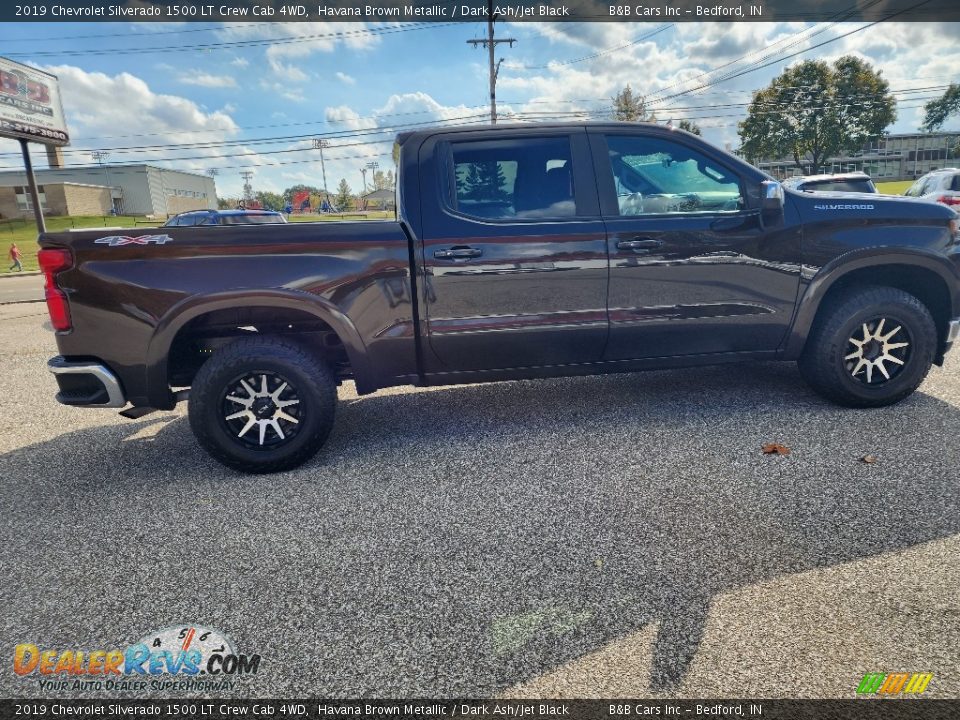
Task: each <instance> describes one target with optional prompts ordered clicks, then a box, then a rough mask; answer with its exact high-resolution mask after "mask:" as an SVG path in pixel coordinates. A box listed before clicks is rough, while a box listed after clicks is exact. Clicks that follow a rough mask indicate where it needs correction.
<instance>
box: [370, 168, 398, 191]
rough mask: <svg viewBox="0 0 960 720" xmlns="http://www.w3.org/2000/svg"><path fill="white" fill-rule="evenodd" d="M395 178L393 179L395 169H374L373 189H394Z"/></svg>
mask: <svg viewBox="0 0 960 720" xmlns="http://www.w3.org/2000/svg"><path fill="white" fill-rule="evenodd" d="M393 188H394V180H393V170H387V171H386V172H384V171H383V170H374V172H373V189H374V190H393Z"/></svg>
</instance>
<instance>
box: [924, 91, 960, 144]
mask: <svg viewBox="0 0 960 720" xmlns="http://www.w3.org/2000/svg"><path fill="white" fill-rule="evenodd" d="M923 111H924V116H923V125H921V126H920V129H921V130H923V131H924V132H933V131H934V130H939V129H940V128H942V127H943V124H944V123H945V122H946V121H947V118H949V117H950V116H951V115H956V114H957V113H960V85H957V84H956V83H950V87H948V88H947V91H946V92H945V93H943V96H942V97H939V98H937V99H936V100H931V101H930V102H928V103H927V104H926V105H924V106H923Z"/></svg>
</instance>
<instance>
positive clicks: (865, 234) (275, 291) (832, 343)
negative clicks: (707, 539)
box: [40, 123, 960, 472]
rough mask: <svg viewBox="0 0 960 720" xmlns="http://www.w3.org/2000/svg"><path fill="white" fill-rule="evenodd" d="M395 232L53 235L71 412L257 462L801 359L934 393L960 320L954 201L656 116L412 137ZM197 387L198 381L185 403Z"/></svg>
mask: <svg viewBox="0 0 960 720" xmlns="http://www.w3.org/2000/svg"><path fill="white" fill-rule="evenodd" d="M397 143H398V145H399V187H398V205H397V206H398V215H397V219H396V221H390V222H375V221H367V222H343V223H325V222H318V223H293V224H289V225H268V226H250V227H246V226H232V227H204V226H196V227H182V228H181V227H169V228H167V227H164V228H152V229H138V230H129V231H123V232H129V233H130V234H129V235H126V234H119V232H118V231H105V230H86V231H81V232H65V233H51V234H46V235H43V236H42V238H41V241H40V244H41V246H42V249H41V251H40V264H41V266H42V268H43V271H44V273H45V274H46V284H47V290H46V294H47V302H48V306H49V310H50V316H51V320H52V324H53V327H54V329H55V330H56V338H57V344H58V346H59V351H60V353H61V354H60V356H58V357H56V358H54V359H52V360H51V361H50V369H51V370H52V371H53V372H54V373H55V375H56V379H57V382H58V384H59V389H60V392H59V394H58V395H57V398H58V400H59V401H60V402H62V403H65V404H68V405H83V406H91V407H117V408H120V407H125V406H127V405H130V406H131V407H129V408H127V409H126V410H124V414H125V415H127V416H128V417H138V416H140V415H143V414H145V413H146V412H149V411H150V410H151V409H170V408H172V407H174V405H175V404H176V403H177V401H178V400H179V399H183V398H185V397H187V393H188V392H189V417H190V424H191V426H192V428H193V431H194V433H195V434H196V437H197V439H198V440H199V442H200V444H201V445H203V447H204V448H206V450H207V451H209V452H210V453H211V454H212V455H213V456H214V457H215V458H217V459H218V460H220V461H222V462H223V463H225V464H227V465H229V466H231V467H234V468H237V469H239V470H243V471H248V472H269V471H276V470H282V469H285V468H291V467H294V466H296V465H298V464H300V463H302V462H304V461H305V460H306V459H308V458H309V457H311V456H312V455H313V454H314V453H315V452H316V451H317V449H318V448H319V447H320V446H321V445H322V444H323V442H324V440H325V439H326V437H327V435H328V433H329V432H330V428H331V425H332V423H333V420H334V411H335V407H336V402H337V385H338V384H339V383H340V382H342V381H344V380H353V381H354V382H355V383H356V389H357V392H358V393H361V394H363V393H370V392H373V391H375V390H377V389H378V388H383V387H387V386H392V385H403V384H411V385H418V386H426V385H446V384H453V383H473V382H482V381H492V380H511V379H516V378H531V377H545V376H556V375H574V374H591V373H606V372H621V371H634V370H642V369H648V368H672V367H680V366H695V365H701V364H708V363H721V362H729V361H736V360H756V359H780V360H795V361H798V362H799V365H800V368H801V370H802V372H803V375H804V377H805V378H806V379H807V380H808V381H809V382H810V384H811V385H812V386H813V387H814V388H816V390H817V391H819V392H820V393H821V394H823V395H824V396H826V397H827V398H829V399H831V400H833V401H835V402H838V403H841V404H844V405H848V406H852V407H876V406H881V405H887V404H890V403H895V402H897V401H898V400H901V399H902V398H904V397H906V396H907V395H909V394H910V393H912V392H913V391H914V390H915V389H916V388H917V386H918V385H919V384H920V383H921V382H922V381H923V379H924V376H925V375H926V374H927V372H928V370H929V369H930V366H931V364H932V363H938V364H939V363H942V361H943V357H944V354H945V353H946V352H947V350H948V349H949V348H950V346H951V344H952V343H953V342H954V340H955V339H956V336H957V334H958V328H960V319H958V318H960V235H958V229H957V215H956V214H955V213H954V211H953V210H952V209H950V208H948V207H945V206H942V205H938V204H933V203H924V202H918V201H914V200H910V199H903V198H893V197H885V196H881V195H872V196H865V195H855V194H839V193H838V194H832V193H812V194H811V193H799V192H792V191H786V192H784V191H783V189H782V188H781V186H780V185H779V184H778V183H777V182H775V181H773V180H771V179H770V178H769V177H768V176H767V175H765V174H763V173H761V172H760V171H758V170H756V169H755V168H753V167H752V166H750V165H748V164H747V163H745V162H743V161H742V160H740V159H739V158H737V157H735V156H733V155H730V154H728V153H725V152H723V151H722V150H719V149H717V148H715V147H713V146H711V145H709V144H707V143H705V142H704V141H703V140H701V139H699V138H697V137H695V136H693V135H690V134H687V133H685V132H682V131H675V130H672V129H670V128H665V127H662V126H656V125H645V124H635V123H627V124H596V125H593V124H558V125H533V126H513V127H511V126H497V127H486V128H476V127H470V128H457V129H451V128H442V129H432V130H422V131H416V132H411V133H405V134H402V135H400V136H399V137H398V139H397ZM187 388H189V391H188V390H187Z"/></svg>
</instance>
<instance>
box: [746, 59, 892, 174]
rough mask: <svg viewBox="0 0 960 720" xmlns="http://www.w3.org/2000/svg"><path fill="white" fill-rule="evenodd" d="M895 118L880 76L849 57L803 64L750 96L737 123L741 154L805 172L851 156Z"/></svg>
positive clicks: (865, 65) (784, 73)
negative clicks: (789, 161)
mask: <svg viewBox="0 0 960 720" xmlns="http://www.w3.org/2000/svg"><path fill="white" fill-rule="evenodd" d="M896 119H897V110H896V102H895V100H894V98H893V95H891V94H890V85H889V83H888V82H887V81H886V80H884V79H883V78H882V77H881V75H880V72H879V71H877V70H874V69H873V67H872V66H871V65H870V64H869V63H867V62H865V61H864V60H861V59H860V58H857V57H853V56H850V55H847V56H844V57H842V58H840V59H839V60H837V61H836V62H835V63H834V64H833V65H829V64H827V63H826V62H824V61H822V60H807V61H804V62H802V63H799V64H797V65H794V66H793V67H790V68H787V69H786V70H784V71H783V73H781V74H780V75H779V76H778V77H776V78H774V80H773V81H772V82H771V83H770V85H768V86H767V87H765V88H764V89H762V90H758V91H756V92H755V93H754V94H753V100H752V101H751V103H750V107H749V108H748V110H747V118H746V119H745V120H744V121H743V122H741V123H740V125H739V131H740V140H741V147H740V150H741V152H742V153H743V155H745V156H746V157H747V158H748V159H750V160H757V159H759V158H763V157H771V158H779V157H791V158H793V162H794V164H795V165H796V166H797V167H798V168H800V169H801V170H803V171H804V172H812V173H816V172H819V170H820V167H821V166H822V165H823V163H824V161H825V160H826V159H827V158H829V157H831V156H833V155H837V154H839V153H841V152H843V151H846V152H855V151H857V150H859V149H861V148H862V147H863V145H864V144H865V143H867V142H869V141H871V140H875V139H877V138H879V137H880V136H881V135H883V131H884V129H885V128H887V126H889V125H891V124H892V123H893V122H894V121H895V120H896Z"/></svg>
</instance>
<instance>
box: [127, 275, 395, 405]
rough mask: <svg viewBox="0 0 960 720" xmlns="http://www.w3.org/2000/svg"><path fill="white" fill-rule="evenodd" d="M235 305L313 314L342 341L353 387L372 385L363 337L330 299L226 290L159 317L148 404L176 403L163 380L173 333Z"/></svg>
mask: <svg viewBox="0 0 960 720" xmlns="http://www.w3.org/2000/svg"><path fill="white" fill-rule="evenodd" d="M238 307H275V308H278V309H285V310H300V311H303V312H307V313H310V314H311V315H314V316H315V317H316V318H317V319H318V320H321V321H323V322H325V323H327V324H328V325H329V326H330V327H331V328H333V330H334V332H336V333H337V335H338V336H339V338H340V341H341V342H342V343H343V346H344V349H345V350H346V352H347V357H349V359H350V365H351V367H352V369H353V373H354V379H355V382H356V384H357V391H358V392H360V393H364V392H371V391H373V390H375V389H376V385H375V383H374V380H373V377H374V376H373V373H372V372H371V368H370V366H369V360H368V356H367V348H366V345H365V344H364V342H363V338H361V337H360V333H359V332H358V331H357V328H356V327H355V326H354V324H353V322H352V321H351V320H350V318H348V317H347V316H346V315H344V314H343V312H341V311H340V309H339V308H337V307H336V306H335V305H333V304H332V303H331V302H330V301H328V300H326V299H324V298H322V297H318V296H316V295H313V294H311V293H308V292H303V291H300V290H278V289H263V290H249V289H247V290H229V291H225V292H218V293H211V294H206V295H192V296H190V297H188V298H185V299H184V300H181V301H180V302H178V303H177V304H176V305H174V306H173V307H171V308H170V309H169V311H167V313H166V314H165V315H164V316H163V317H162V318H160V321H159V322H158V323H157V327H156V330H155V331H154V334H153V337H152V338H151V340H150V345H149V348H148V350H147V363H146V370H145V371H146V387H147V397H148V399H149V402H150V406H151V407H155V408H158V409H162V410H169V409H170V408H172V407H173V406H174V405H175V404H176V401H175V399H174V396H173V393H171V392H170V387H169V385H168V382H167V358H168V356H169V353H170V348H171V346H172V345H173V340H174V338H175V337H176V336H177V333H178V332H179V331H180V330H181V329H182V328H183V327H184V325H186V324H187V323H188V322H190V321H191V320H193V319H194V318H196V317H199V316H200V315H203V314H205V313H208V312H213V311H215V310H225V309H230V308H238Z"/></svg>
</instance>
